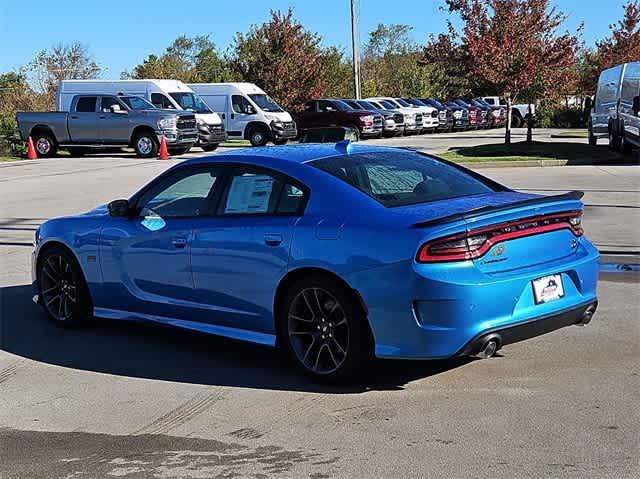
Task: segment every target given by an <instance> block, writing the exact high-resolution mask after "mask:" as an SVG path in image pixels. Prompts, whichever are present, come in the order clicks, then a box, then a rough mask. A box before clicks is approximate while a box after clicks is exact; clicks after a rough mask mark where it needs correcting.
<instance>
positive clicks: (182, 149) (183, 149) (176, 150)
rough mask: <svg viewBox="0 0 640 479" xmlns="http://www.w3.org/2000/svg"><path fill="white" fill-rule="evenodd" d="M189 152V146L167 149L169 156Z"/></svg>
mask: <svg viewBox="0 0 640 479" xmlns="http://www.w3.org/2000/svg"><path fill="white" fill-rule="evenodd" d="M189 150H191V147H190V146H186V147H185V146H183V147H180V148H169V149H168V151H169V154H170V155H184V154H185V153H189Z"/></svg>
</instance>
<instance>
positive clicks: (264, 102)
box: [249, 93, 284, 113]
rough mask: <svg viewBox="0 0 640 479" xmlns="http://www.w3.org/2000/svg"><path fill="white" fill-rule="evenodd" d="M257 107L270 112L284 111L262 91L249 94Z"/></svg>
mask: <svg viewBox="0 0 640 479" xmlns="http://www.w3.org/2000/svg"><path fill="white" fill-rule="evenodd" d="M249 98H251V99H252V100H253V101H254V103H255V104H256V105H258V107H259V108H260V109H261V110H263V111H267V112H270V113H280V112H282V111H284V110H283V109H282V108H280V105H278V104H277V103H276V102H275V101H273V99H272V98H271V97H270V96H269V95H265V94H264V93H253V94H251V95H249Z"/></svg>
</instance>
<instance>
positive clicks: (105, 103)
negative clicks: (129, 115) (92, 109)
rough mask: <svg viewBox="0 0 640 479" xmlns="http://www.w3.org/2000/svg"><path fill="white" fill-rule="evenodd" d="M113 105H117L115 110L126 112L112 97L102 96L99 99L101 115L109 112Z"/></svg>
mask: <svg viewBox="0 0 640 479" xmlns="http://www.w3.org/2000/svg"><path fill="white" fill-rule="evenodd" d="M114 105H117V107H116V108H119V109H121V110H126V108H125V107H124V106H122V105H121V104H120V102H119V101H118V99H117V98H116V97H114V96H103V97H102V98H101V99H100V111H102V112H103V113H109V112H111V107H112V106H114Z"/></svg>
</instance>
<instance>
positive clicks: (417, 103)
mask: <svg viewBox="0 0 640 479" xmlns="http://www.w3.org/2000/svg"><path fill="white" fill-rule="evenodd" d="M409 101H410V102H411V104H412V105H416V106H427V104H426V103H424V102H422V101H420V100H418V99H417V98H412V99H411V100H409Z"/></svg>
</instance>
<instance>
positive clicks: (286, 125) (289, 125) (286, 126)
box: [282, 121, 296, 131]
mask: <svg viewBox="0 0 640 479" xmlns="http://www.w3.org/2000/svg"><path fill="white" fill-rule="evenodd" d="M282 129H283V130H284V131H293V130H295V129H296V124H295V122H293V121H283V122H282Z"/></svg>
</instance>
